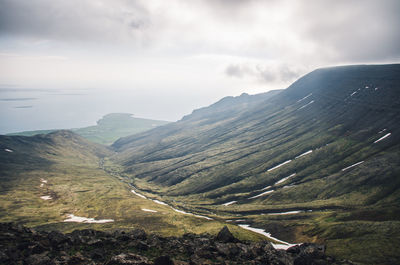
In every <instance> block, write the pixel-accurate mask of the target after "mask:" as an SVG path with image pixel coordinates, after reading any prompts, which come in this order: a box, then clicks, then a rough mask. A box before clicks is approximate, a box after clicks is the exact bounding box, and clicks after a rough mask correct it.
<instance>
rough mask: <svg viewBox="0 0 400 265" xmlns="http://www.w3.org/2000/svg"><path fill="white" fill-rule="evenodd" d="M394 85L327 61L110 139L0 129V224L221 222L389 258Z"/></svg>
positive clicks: (399, 115) (398, 149) (336, 250)
mask: <svg viewBox="0 0 400 265" xmlns="http://www.w3.org/2000/svg"><path fill="white" fill-rule="evenodd" d="M399 91H400V65H357V66H343V67H332V68H322V69H317V70H315V71H313V72H311V73H309V74H307V75H305V76H303V77H302V78H300V79H299V80H297V81H296V82H294V83H293V84H292V85H291V86H290V87H288V88H287V89H285V90H273V91H269V92H267V93H263V94H257V95H248V94H242V95H241V96H238V97H226V98H223V99H221V100H220V101H218V102H216V103H214V104H212V105H210V106H208V107H205V108H201V109H198V110H195V111H193V112H192V114H190V115H187V116H184V117H183V118H182V119H181V120H179V121H177V122H174V123H168V124H163V126H159V127H155V128H153V129H150V130H143V131H142V132H139V133H135V134H132V135H129V136H124V137H121V138H119V139H118V140H116V141H115V142H114V143H113V144H112V145H110V146H105V145H101V144H98V143H95V142H100V143H109V141H110V139H112V137H111V138H109V136H105V134H103V133H99V131H101V130H100V129H99V128H100V127H101V126H102V122H99V124H98V127H97V128H96V129H93V131H92V132H91V133H90V134H92V135H91V136H88V135H86V136H85V135H83V133H82V132H80V134H81V135H82V136H85V137H86V138H87V139H85V138H84V137H82V136H80V135H78V134H79V132H78V131H75V132H71V131H66V130H61V131H54V132H50V133H48V134H38V135H34V136H29V137H28V136H0V161H1V162H0V178H1V182H0V221H1V222H16V223H19V224H23V225H26V226H28V227H34V228H35V229H37V230H41V231H49V230H54V229H56V230H59V231H63V232H72V231H73V230H75V229H85V228H92V229H97V230H104V231H110V230H115V229H134V228H141V229H144V230H145V231H146V232H148V233H156V234H159V235H162V236H177V235H184V234H185V233H196V234H200V233H209V234H214V235H215V234H217V233H218V232H219V231H220V230H221V229H222V227H224V226H225V225H226V226H228V228H229V230H230V231H231V232H232V233H233V235H234V236H235V237H236V238H238V239H240V240H252V241H260V240H265V239H268V240H269V241H271V242H272V243H273V246H275V248H278V249H280V248H283V249H286V248H288V247H290V246H292V245H293V244H300V243H304V242H312V243H318V244H324V245H326V253H327V254H328V255H330V256H333V257H336V258H338V259H349V260H351V261H353V262H356V263H360V264H395V263H396V261H397V260H399V259H400V256H399V253H398V251H397V246H399V245H400V214H399V212H400V211H399V210H400V209H399V208H400V179H399V175H400V127H399V124H400V94H399ZM125 118H127V117H124V118H123V119H125ZM122 125H124V121H122V122H121V123H119V125H117V127H121V126H122ZM132 126H133V125H132ZM112 127H113V126H111V125H110V126H109V129H108V131H109V132H110V131H111V132H113V129H112ZM128 127H129V126H128ZM85 130H86V131H90V130H89V129H87V128H86V129H85ZM106 131H107V130H106ZM126 132H127V131H125V133H126ZM77 133H78V134H77ZM97 134H99V135H100V136H99V138H96V137H97V136H96V135H97ZM116 135H117V134H115V135H114V136H113V137H115V136H116ZM100 138H101V140H99V139H100ZM88 139H91V140H92V141H89V140H88ZM95 139H98V140H95Z"/></svg>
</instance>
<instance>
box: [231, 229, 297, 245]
mask: <svg viewBox="0 0 400 265" xmlns="http://www.w3.org/2000/svg"><path fill="white" fill-rule="evenodd" d="M239 226H240V227H241V228H243V229H246V230H249V231H253V232H255V233H257V234H260V235H263V236H265V237H268V238H270V239H273V240H275V241H277V242H278V243H279V244H274V243H272V245H273V246H274V248H275V249H288V248H290V247H293V246H296V245H298V244H290V243H288V242H285V241H282V240H279V239H277V238H275V237H273V236H271V233H268V232H265V230H264V229H261V228H254V227H251V226H250V225H246V224H242V225H239Z"/></svg>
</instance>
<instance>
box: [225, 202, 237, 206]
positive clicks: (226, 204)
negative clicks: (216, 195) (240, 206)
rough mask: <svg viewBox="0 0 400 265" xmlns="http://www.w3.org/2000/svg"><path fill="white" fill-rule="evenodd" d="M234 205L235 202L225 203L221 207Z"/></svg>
mask: <svg viewBox="0 0 400 265" xmlns="http://www.w3.org/2000/svg"><path fill="white" fill-rule="evenodd" d="M234 203H237V201H231V202H226V203H223V204H222V205H223V206H228V205H231V204H234Z"/></svg>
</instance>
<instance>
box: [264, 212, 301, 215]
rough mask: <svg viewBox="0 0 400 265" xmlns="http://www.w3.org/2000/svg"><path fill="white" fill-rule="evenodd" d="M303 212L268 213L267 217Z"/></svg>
mask: <svg viewBox="0 0 400 265" xmlns="http://www.w3.org/2000/svg"><path fill="white" fill-rule="evenodd" d="M301 212H303V211H289V212H282V213H269V214H268V215H286V214H296V213H301Z"/></svg>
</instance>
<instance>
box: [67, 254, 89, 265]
mask: <svg viewBox="0 0 400 265" xmlns="http://www.w3.org/2000/svg"><path fill="white" fill-rule="evenodd" d="M67 264H68V265H86V264H94V262H91V261H90V260H89V259H88V258H86V257H84V256H83V255H82V254H81V253H79V252H78V253H76V254H75V255H73V256H72V257H71V258H70V259H69V260H68V262H67Z"/></svg>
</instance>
